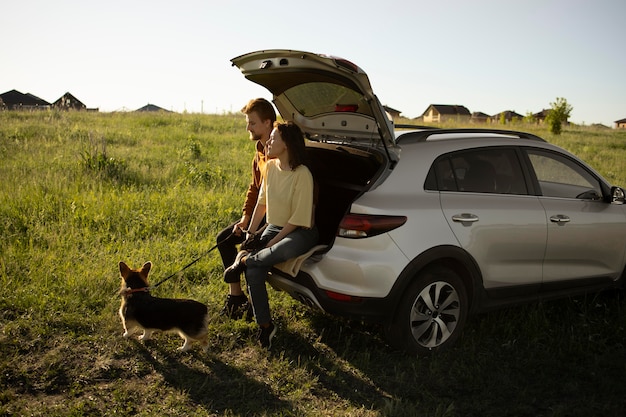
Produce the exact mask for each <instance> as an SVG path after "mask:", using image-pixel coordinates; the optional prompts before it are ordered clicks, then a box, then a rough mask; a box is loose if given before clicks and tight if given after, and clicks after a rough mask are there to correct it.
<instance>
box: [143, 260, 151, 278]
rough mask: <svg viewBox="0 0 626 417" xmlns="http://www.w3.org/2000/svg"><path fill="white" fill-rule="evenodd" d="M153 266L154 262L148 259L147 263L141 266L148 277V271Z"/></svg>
mask: <svg viewBox="0 0 626 417" xmlns="http://www.w3.org/2000/svg"><path fill="white" fill-rule="evenodd" d="M151 268H152V262H150V261H148V262H146V263H145V264H143V266H142V267H141V272H142V273H143V276H145V277H147V276H148V272H150V269H151Z"/></svg>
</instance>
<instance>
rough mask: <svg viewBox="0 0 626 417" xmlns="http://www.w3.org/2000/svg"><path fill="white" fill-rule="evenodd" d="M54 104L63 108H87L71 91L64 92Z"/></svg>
mask: <svg viewBox="0 0 626 417" xmlns="http://www.w3.org/2000/svg"><path fill="white" fill-rule="evenodd" d="M52 105H53V106H54V107H58V108H62V109H75V110H84V109H86V108H87V106H85V105H84V104H83V103H82V102H81V101H80V100H79V99H77V98H76V97H74V96H73V95H71V94H70V93H65V94H63V95H62V96H61V97H59V99H58V100H57V101H55V102H54V103H53V104H52Z"/></svg>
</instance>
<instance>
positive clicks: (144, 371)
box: [0, 112, 626, 417]
mask: <svg viewBox="0 0 626 417" xmlns="http://www.w3.org/2000/svg"><path fill="white" fill-rule="evenodd" d="M513 128H516V129H519V130H527V131H531V132H533V133H537V134H539V135H540V136H543V137H545V138H546V139H548V140H549V141H551V142H554V143H557V144H559V145H560V146H563V147H565V148H567V149H569V150H571V151H572V152H574V153H576V154H578V155H579V156H580V157H582V158H583V159H585V160H586V161H588V162H589V163H591V165H592V166H594V167H595V168H596V169H597V170H598V171H599V172H600V173H601V174H603V175H604V176H605V177H606V178H608V179H609V180H610V181H612V182H614V183H616V184H622V185H626V168H625V167H624V161H625V160H626V132H618V131H614V130H593V129H590V128H574V127H570V128H566V129H565V131H564V133H563V134H562V135H561V136H556V137H555V136H551V135H550V134H548V133H547V128H540V127H534V126H527V125H520V126H513ZM244 129H245V122H244V119H243V117H242V116H240V115H224V116H208V115H191V114H156V115H154V114H136V113H132V114H130V113H129V114H113V113H111V114H98V113H74V112H71V113H61V112H38V113H17V112H0V161H1V163H0V179H1V181H0V280H1V284H2V287H3V291H2V292H1V293H0V329H1V332H0V415H7V416H8V415H33V416H82V415H122V416H124V415H145V416H148V415H150V416H152V415H173V416H176V415H181V416H182V415H184V416H205V415H215V416H248V415H259V416H320V415H324V416H368V417H369V416H589V415H603V416H618V415H623V410H624V409H625V407H626V385H625V384H624V381H625V380H626V362H625V361H624V358H625V357H626V348H625V346H624V345H625V343H626V332H625V330H624V327H625V323H626V302H625V301H624V298H623V296H622V295H621V294H618V293H604V294H600V295H596V296H587V297H579V298H575V299H566V300H560V301H555V302H546V303H537V304H531V305H526V306H521V307H518V308H512V309H507V310H501V311H496V312H493V313H490V314H485V315H482V316H478V317H475V318H473V319H472V320H470V322H469V325H468V328H467V330H466V332H465V333H464V335H463V338H462V339H461V340H460V342H459V343H458V345H457V346H456V347H455V348H453V349H452V350H450V351H448V352H442V353H440V354H437V355H433V356H430V357H418V358H416V357H407V356H405V355H403V354H401V353H398V352H395V351H392V350H391V349H390V348H389V347H388V346H387V345H386V344H385V343H384V342H383V341H382V340H381V339H380V337H379V335H378V329H376V328H375V327H373V326H371V325H368V324H363V323H355V322H348V321H345V320H339V319H336V318H332V317H328V316H325V315H322V314H320V313H316V312H313V311H310V310H308V309H307V308H305V307H304V306H302V305H300V304H298V303H296V302H295V301H293V300H291V299H289V298H288V297H287V296H286V295H284V294H281V293H277V292H275V291H273V290H270V300H271V303H272V308H273V312H274V314H275V316H276V321H277V323H278V325H279V333H278V336H277V338H276V339H275V343H274V348H273V350H272V352H271V353H266V352H264V351H263V350H261V349H260V348H259V347H257V346H256V344H255V334H256V326H255V325H254V324H249V323H246V322H244V321H227V320H224V319H222V318H220V317H218V312H219V309H220V307H221V304H222V302H223V299H224V296H225V294H226V285H225V284H223V283H222V281H221V275H222V267H221V264H220V261H219V256H218V255H217V253H215V252H213V253H211V254H210V255H208V256H206V257H205V258H203V259H202V260H201V261H200V262H198V263H196V264H195V265H194V266H193V267H191V268H189V269H187V270H186V271H185V272H184V274H183V275H182V276H180V277H175V278H172V279H171V280H170V281H168V282H167V283H165V284H163V285H162V286H161V287H159V288H158V289H157V290H156V291H155V292H156V295H159V296H166V297H188V298H194V299H197V300H200V301H202V302H205V303H207V305H208V306H209V310H210V312H211V314H212V319H211V322H210V333H209V334H210V347H209V351H208V352H207V353H206V354H205V353H202V352H201V351H200V350H198V349H194V350H192V351H191V352H190V353H187V354H180V353H178V352H176V348H177V347H178V346H180V345H181V344H182V341H181V340H180V339H179V338H178V337H177V336H174V335H157V336H156V337H155V339H154V340H152V341H149V342H146V343H145V344H142V343H140V342H138V341H136V340H127V339H123V338H122V337H121V334H122V328H121V323H120V320H119V318H118V316H117V309H118V308H119V302H120V301H119V298H118V296H117V295H116V291H117V290H118V289H119V283H120V278H119V272H118V270H117V264H118V262H119V261H120V260H124V261H125V262H127V263H129V264H130V265H131V266H140V265H141V264H142V263H143V262H145V261H148V260H150V261H152V262H153V264H154V268H153V272H152V281H153V282H156V281H158V280H160V279H162V278H164V277H166V276H168V275H169V274H170V273H172V272H175V271H177V270H178V269H180V268H181V267H182V266H184V265H186V264H187V263H188V262H190V261H191V260H193V259H195V257H196V256H198V255H199V254H202V253H204V252H205V251H206V250H207V249H209V248H210V247H211V246H213V244H214V243H215V236H216V234H217V232H218V231H219V230H221V228H223V227H224V226H226V225H227V224H229V223H230V222H232V221H233V220H235V219H236V218H237V217H238V216H239V215H240V208H241V205H242V202H243V194H244V192H245V189H246V187H247V183H248V180H249V175H250V174H249V171H250V162H249V161H250V158H251V156H252V151H253V150H252V146H251V143H250V141H249V140H248V139H247V135H246V133H245V131H244Z"/></svg>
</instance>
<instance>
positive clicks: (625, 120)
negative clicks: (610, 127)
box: [615, 119, 626, 123]
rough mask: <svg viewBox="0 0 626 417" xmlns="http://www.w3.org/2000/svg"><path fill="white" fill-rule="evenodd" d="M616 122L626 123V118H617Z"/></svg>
mask: <svg viewBox="0 0 626 417" xmlns="http://www.w3.org/2000/svg"><path fill="white" fill-rule="evenodd" d="M615 123H626V119H621V120H616V121H615Z"/></svg>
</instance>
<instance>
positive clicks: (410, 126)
mask: <svg viewBox="0 0 626 417" xmlns="http://www.w3.org/2000/svg"><path fill="white" fill-rule="evenodd" d="M393 127H394V128H396V129H440V128H438V127H437V126H424V125H411V124H397V125H393Z"/></svg>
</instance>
